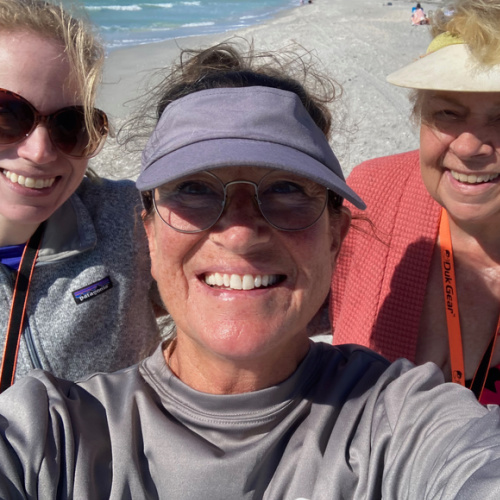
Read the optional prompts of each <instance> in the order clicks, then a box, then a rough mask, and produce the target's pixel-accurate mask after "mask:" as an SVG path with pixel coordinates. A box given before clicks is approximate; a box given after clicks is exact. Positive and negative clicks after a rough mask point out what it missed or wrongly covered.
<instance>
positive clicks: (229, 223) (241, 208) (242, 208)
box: [210, 185, 272, 254]
mask: <svg viewBox="0 0 500 500" xmlns="http://www.w3.org/2000/svg"><path fill="white" fill-rule="evenodd" d="M271 232H272V227H271V226H270V225H269V224H268V222H267V221H266V220H265V219H264V217H263V215H262V213H261V212H260V210H259V207H258V204H257V200H256V196H255V190H254V188H253V186H250V185H247V186H245V185H238V186H232V187H231V193H230V194H229V193H228V199H227V201H226V206H225V208H224V212H223V213H222V215H221V217H220V219H219V220H218V221H217V223H216V224H215V226H213V227H212V229H211V230H210V238H211V239H212V241H214V242H216V243H218V244H220V245H223V246H224V247H225V248H227V249H229V250H231V251H232V252H233V253H236V254H244V253H247V252H248V251H249V250H251V249H253V248H255V247H258V246H259V245H262V244H265V243H267V242H269V240H270V237H271Z"/></svg>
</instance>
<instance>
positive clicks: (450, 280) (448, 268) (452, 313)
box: [439, 208, 500, 399]
mask: <svg viewBox="0 0 500 500" xmlns="http://www.w3.org/2000/svg"><path fill="white" fill-rule="evenodd" d="M439 244H440V247H441V272H442V277H443V292H444V302H445V308H446V326H447V329H448V343H449V346H450V363H451V380H452V381H453V382H455V383H457V384H461V385H463V386H465V368H464V354H463V348H462V331H461V329H460V315H459V309H458V297H457V281H456V278H455V264H454V260H453V246H452V242H451V232H450V222H449V219H448V213H447V212H446V210H445V209H444V208H443V209H441V220H440V223H439ZM499 333H500V317H499V318H498V323H497V327H496V330H495V332H494V333H493V336H492V338H491V340H490V342H489V345H488V347H487V349H486V351H485V353H484V355H483V357H482V359H481V362H480V363H479V366H478V368H477V370H476V373H475V374H474V378H473V379H472V384H471V386H470V389H471V390H472V391H473V392H474V394H475V395H476V397H477V398H478V399H479V398H480V397H481V393H482V392H483V388H484V384H485V382H486V378H487V376H488V369H489V367H490V364H491V358H492V356H493V351H494V350H495V342H496V339H497V336H498V334H499Z"/></svg>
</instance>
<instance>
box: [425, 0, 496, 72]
mask: <svg viewBox="0 0 500 500" xmlns="http://www.w3.org/2000/svg"><path fill="white" fill-rule="evenodd" d="M447 12H451V15H447ZM445 31H447V32H449V33H451V34H452V35H454V36H457V37H460V38H461V39H462V40H463V41H464V42H465V43H466V44H467V45H468V46H469V48H470V50H471V52H472V54H473V55H474V57H476V59H478V61H479V62H481V63H482V64H487V65H493V64H499V63H500V2H499V1H498V0H456V1H455V2H454V3H453V4H451V5H449V6H448V7H446V9H443V8H441V9H439V10H437V11H436V12H435V13H434V15H433V16H432V27H431V32H432V35H433V37H436V36H437V35H439V34H440V33H443V32H445Z"/></svg>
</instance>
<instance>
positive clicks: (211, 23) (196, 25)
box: [181, 21, 215, 28]
mask: <svg viewBox="0 0 500 500" xmlns="http://www.w3.org/2000/svg"><path fill="white" fill-rule="evenodd" d="M214 25H215V23H214V22H213V21H207V22H204V23H187V24H183V25H182V26H181V27H182V28H198V27H200V26H214Z"/></svg>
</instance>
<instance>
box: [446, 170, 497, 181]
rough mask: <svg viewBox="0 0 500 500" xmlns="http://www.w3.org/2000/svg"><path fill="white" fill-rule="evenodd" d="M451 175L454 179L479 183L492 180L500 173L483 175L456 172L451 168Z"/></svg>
mask: <svg viewBox="0 0 500 500" xmlns="http://www.w3.org/2000/svg"><path fill="white" fill-rule="evenodd" d="M450 172H451V175H452V177H453V178H454V179H456V180H457V181H460V182H466V183H467V184H479V183H481V182H490V181H492V180H493V179H496V178H497V177H498V176H499V175H500V174H483V175H475V174H469V175H467V174H460V173H458V172H455V171H454V170H450Z"/></svg>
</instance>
